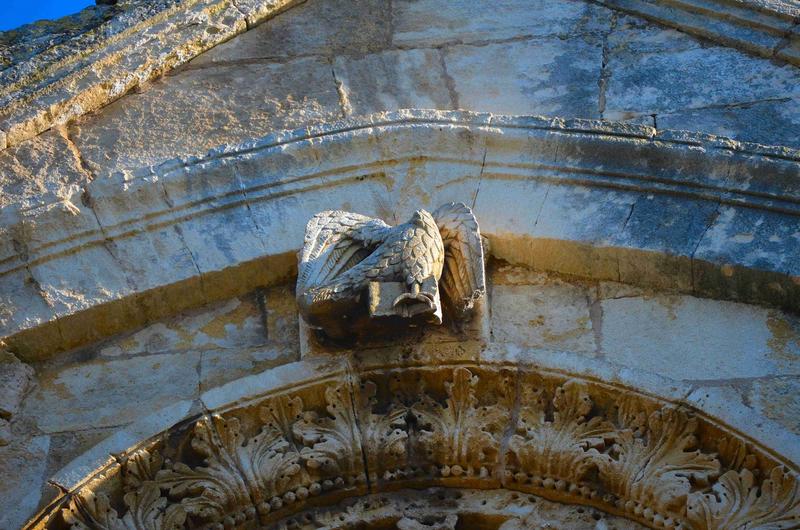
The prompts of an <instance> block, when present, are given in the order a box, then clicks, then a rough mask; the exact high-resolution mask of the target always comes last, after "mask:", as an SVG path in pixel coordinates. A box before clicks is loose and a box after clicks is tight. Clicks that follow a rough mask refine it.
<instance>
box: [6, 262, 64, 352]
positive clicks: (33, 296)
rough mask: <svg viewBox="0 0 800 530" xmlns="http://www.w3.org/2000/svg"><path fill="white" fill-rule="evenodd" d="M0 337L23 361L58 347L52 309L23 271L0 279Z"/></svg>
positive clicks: (56, 326)
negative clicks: (3, 338) (24, 337)
mask: <svg viewBox="0 0 800 530" xmlns="http://www.w3.org/2000/svg"><path fill="white" fill-rule="evenodd" d="M34 330H35V331H34ZM31 333H33V334H34V335H35V337H34V336H29V337H28V338H27V339H24V340H20V337H23V336H25V335H26V334H28V335H31ZM0 336H3V337H6V339H5V340H6V341H7V342H8V345H9V346H10V347H13V348H14V351H15V352H17V354H19V355H20V356H21V357H22V358H23V359H25V360H28V359H31V358H33V357H35V356H36V355H37V354H39V353H40V352H43V351H50V350H52V349H53V348H54V347H56V346H58V345H60V344H61V343H62V337H61V331H60V329H59V327H58V325H57V323H56V317H55V313H54V311H53V307H52V306H51V305H50V304H49V303H48V301H47V300H46V299H45V297H44V293H43V292H42V290H41V289H40V287H39V285H38V284H37V282H36V280H34V279H33V277H32V276H31V275H30V273H29V272H28V269H27V268H24V267H23V268H19V269H17V270H15V271H13V272H9V273H6V274H3V275H2V276H0Z"/></svg>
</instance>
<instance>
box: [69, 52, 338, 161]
mask: <svg viewBox="0 0 800 530" xmlns="http://www.w3.org/2000/svg"><path fill="white" fill-rule="evenodd" d="M340 115H341V109H340V107H339V97H338V94H337V92H336V87H335V84H334V81H333V77H332V75H331V68H330V64H328V63H327V62H325V61H322V60H319V59H314V58H303V59H297V60H295V61H289V62H287V63H282V64H276V63H275V64H269V63H267V64H247V65H235V66H215V67H209V68H188V69H185V70H182V71H180V72H178V73H175V74H174V75H172V76H170V77H168V78H166V79H165V80H162V81H156V82H154V83H153V84H151V85H149V87H148V89H147V90H145V91H143V92H142V93H140V94H136V95H134V96H131V97H127V98H125V99H124V100H122V101H119V102H116V103H113V104H111V105H109V106H108V107H106V108H105V109H103V112H102V113H100V114H98V115H96V116H94V117H87V118H85V119H83V120H81V121H80V122H79V123H77V124H76V125H75V126H74V128H73V138H74V141H75V144H76V145H77V146H78V149H80V151H81V153H82V154H83V156H84V159H85V161H86V163H87V165H88V166H90V167H91V168H92V169H93V170H94V172H95V173H97V174H98V176H105V175H107V174H109V173H111V172H113V171H114V170H115V169H116V168H125V167H128V168H133V167H140V166H147V165H151V164H157V163H160V162H163V161H164V160H167V159H171V158H174V157H175V156H181V155H189V154H194V155H196V154H202V153H204V152H205V151H207V150H208V149H210V148H212V147H215V146H218V145H220V144H224V143H236V142H239V141H242V140H244V139H247V138H253V137H256V136H259V135H263V134H266V133H268V132H271V131H274V130H280V129H288V128H293V127H298V126H301V125H307V124H309V123H317V122H322V121H328V120H330V119H331V118H334V117H339V116H340ZM187 123H191V124H192V126H191V127H187V126H186V124H187Z"/></svg>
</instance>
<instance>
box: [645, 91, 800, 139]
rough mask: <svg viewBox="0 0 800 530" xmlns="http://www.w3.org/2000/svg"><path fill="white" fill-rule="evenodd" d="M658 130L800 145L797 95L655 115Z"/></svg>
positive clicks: (799, 115)
mask: <svg viewBox="0 0 800 530" xmlns="http://www.w3.org/2000/svg"><path fill="white" fill-rule="evenodd" d="M656 119H657V121H658V127H659V128H661V129H688V130H697V131H705V132H709V133H712V134H718V135H720V136H728V137H730V138H736V139H737V140H742V141H746V142H756V143H760V144H767V145H787V146H793V147H800V98H797V97H795V98H777V99H771V100H765V101H756V102H753V103H741V104H735V105H727V106H724V107H709V108H700V109H692V110H686V111H679V112H674V113H670V114H660V115H658V116H657V118H656Z"/></svg>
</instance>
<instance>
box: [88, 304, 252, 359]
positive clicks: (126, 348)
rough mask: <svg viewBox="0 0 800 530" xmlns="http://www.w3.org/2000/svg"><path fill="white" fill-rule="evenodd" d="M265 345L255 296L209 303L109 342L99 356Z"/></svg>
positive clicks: (100, 349) (234, 348)
mask: <svg viewBox="0 0 800 530" xmlns="http://www.w3.org/2000/svg"><path fill="white" fill-rule="evenodd" d="M266 342H267V334H266V330H265V329H264V323H263V317H262V314H261V309H260V308H259V305H258V302H257V301H256V299H255V297H254V296H249V297H246V298H242V299H239V298H233V299H230V300H226V301H223V302H217V303H214V304H210V305H209V306H206V307H203V308H202V309H195V310H194V311H189V312H186V313H185V314H183V315H179V316H176V317H173V318H170V319H167V320H164V321H162V322H158V323H154V324H152V325H149V326H147V327H145V328H144V329H142V330H139V331H136V332H135V333H133V334H126V335H124V336H122V337H119V338H115V339H112V340H110V341H107V342H106V343H105V344H104V345H102V346H101V347H100V348H99V354H100V356H102V357H107V358H114V357H126V356H131V355H146V354H154V353H166V352H175V351H189V350H216V349H231V350H236V349H239V348H249V347H256V346H262V345H264V344H266Z"/></svg>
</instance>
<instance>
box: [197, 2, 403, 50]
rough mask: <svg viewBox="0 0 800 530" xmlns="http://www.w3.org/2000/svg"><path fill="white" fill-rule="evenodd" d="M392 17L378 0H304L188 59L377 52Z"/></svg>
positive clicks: (387, 37)
mask: <svg viewBox="0 0 800 530" xmlns="http://www.w3.org/2000/svg"><path fill="white" fill-rule="evenodd" d="M259 3H263V2H259ZM390 18H391V12H390V8H389V6H388V5H387V4H386V3H385V2H383V1H382V0H320V1H318V2H303V3H302V4H301V5H298V6H296V7H293V8H292V9H290V10H288V11H286V12H284V13H281V14H280V15H278V16H276V17H275V18H273V19H271V20H270V21H269V22H268V23H266V24H262V25H260V26H258V27H256V28H253V29H251V30H250V31H248V32H246V33H244V34H242V35H240V36H239V37H237V38H235V39H232V40H230V41H228V42H226V43H224V44H221V45H219V46H217V47H215V48H213V49H211V50H209V51H208V52H206V53H204V54H203V55H200V56H199V57H197V58H196V59H194V61H192V64H193V65H198V64H209V63H224V62H229V61H236V60H240V59H264V58H268V59H275V58H290V57H296V56H298V55H326V56H328V55H340V54H346V55H360V54H364V53H369V52H373V51H378V50H380V49H383V48H385V47H386V46H387V45H388V42H389V38H390V31H391V30H390V27H391V26H390V24H391V22H390Z"/></svg>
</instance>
